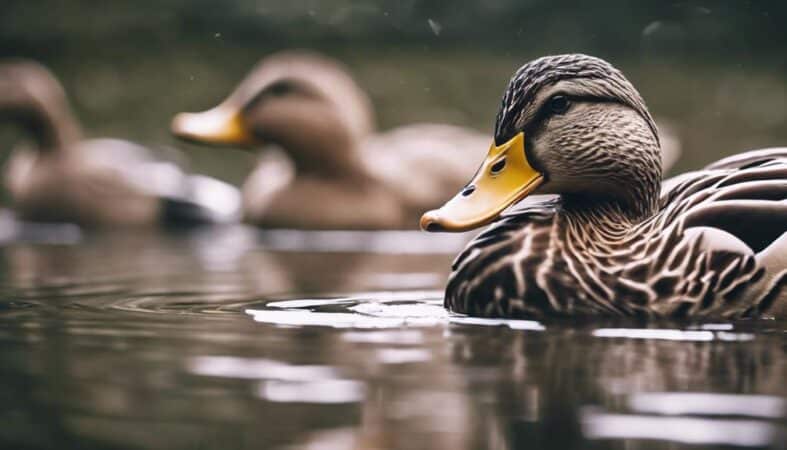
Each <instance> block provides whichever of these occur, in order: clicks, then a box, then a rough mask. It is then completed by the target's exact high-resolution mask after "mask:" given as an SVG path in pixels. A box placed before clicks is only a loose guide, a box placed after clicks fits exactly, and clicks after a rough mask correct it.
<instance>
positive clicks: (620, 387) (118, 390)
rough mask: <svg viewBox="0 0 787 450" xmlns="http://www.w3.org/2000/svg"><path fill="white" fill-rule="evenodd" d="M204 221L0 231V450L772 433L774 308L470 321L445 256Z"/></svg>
mask: <svg viewBox="0 0 787 450" xmlns="http://www.w3.org/2000/svg"><path fill="white" fill-rule="evenodd" d="M216 232H218V233H219V234H218V235H214V236H221V237H220V238H216V239H212V240H211V239H203V238H199V237H197V236H200V235H199V234H194V235H191V236H185V237H177V236H168V235H154V236H145V235H144V234H135V235H132V236H110V235H106V236H91V237H89V238H87V239H84V240H83V242H82V243H80V245H66V244H59V245H51V244H37V243H32V242H25V243H18V244H14V245H10V246H6V247H4V248H3V249H2V250H1V251H0V256H1V257H0V262H1V263H2V266H3V268H4V270H3V272H2V276H1V278H0V290H1V292H2V295H1V296H0V348H1V349H2V350H0V381H2V383H0V399H2V402H1V403H0V420H2V421H3V424H4V426H3V427H0V444H2V445H0V446H2V447H11V448H168V449H178V448H183V449H186V448H195V447H202V448H228V449H230V448H272V449H285V448H348V447H350V448H381V449H389V448H390V449H394V448H396V449H399V448H405V449H407V448H434V449H461V448H468V449H470V448H499V449H503V448H511V449H513V448H554V449H561V450H562V449H586V448H590V449H593V448H627V449H640V448H645V449H660V448H669V449H676V448H692V449H696V448H709V449H710V448H717V447H719V446H721V445H724V446H728V447H733V448H734V447H740V448H751V447H759V448H784V442H785V425H786V424H787V406H786V405H787V386H785V383H784V380H785V379H786V378H787V363H785V361H787V358H785V356H787V355H785V351H786V349H787V346H785V343H786V342H787V341H786V340H785V339H787V333H785V330H786V329H787V325H785V324H784V323H781V322H777V321H744V322H739V323H707V324H702V323H698V324H676V323H668V324H656V323H651V324H648V325H645V324H643V323H630V322H618V321H612V322H605V323H597V322H591V323H587V322H562V321H561V322H535V321H527V320H480V319H475V318H468V317H462V316H456V315H452V314H448V313H447V312H446V311H445V310H443V309H442V307H441V306H440V303H441V291H440V288H441V285H442V283H443V282H444V279H445V276H446V273H445V272H444V271H441V270H444V269H445V268H447V267H448V264H449V262H450V259H451V257H452V255H449V254H433V255H413V254H404V253H401V252H400V253H399V254H394V255H391V254H385V253H365V252H347V253H344V252H325V251H321V252H316V253H314V252H307V251H300V250H299V251H270V250H266V249H265V248H264V244H261V243H260V241H258V239H257V237H255V235H254V234H252V235H240V236H237V235H233V234H232V233H233V232H232V231H228V230H223V231H221V230H217V231H216ZM211 233H212V232H211ZM221 233H225V234H221ZM210 235H211V234H204V235H202V236H210ZM244 236H245V237H244ZM232 243H241V244H242V245H240V248H241V250H238V249H228V250H227V249H225V247H227V246H231V245H234V244H232ZM211 254H213V255H216V254H220V255H221V256H220V257H219V260H220V261H222V263H221V264H214V263H213V262H211V261H209V260H210V258H211V256H206V255H211ZM227 255H230V256H227ZM379 274H387V275H386V276H387V277H388V278H386V277H383V278H379V277H378V276H377V275H379ZM413 274H416V278H417V276H420V275H417V274H430V278H423V279H422V281H423V285H422V286H417V287H416V288H414V290H410V289H408V290H402V289H401V288H400V289H398V290H397V289H394V288H395V287H396V283H397V279H398V277H400V276H401V277H404V278H403V279H407V277H408V276H412V275H413ZM381 280H382V281H381ZM325 292H329V293H330V292H333V293H337V292H338V293H339V294H325ZM341 292H351V293H352V294H350V295H345V294H340V293H341ZM295 293H300V294H297V295H296V294H295Z"/></svg>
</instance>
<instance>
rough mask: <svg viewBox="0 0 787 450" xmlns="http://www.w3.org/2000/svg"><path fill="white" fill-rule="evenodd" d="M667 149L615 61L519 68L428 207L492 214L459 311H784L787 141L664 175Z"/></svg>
mask: <svg viewBox="0 0 787 450" xmlns="http://www.w3.org/2000/svg"><path fill="white" fill-rule="evenodd" d="M660 147H661V145H660V138H659V133H658V130H657V127H656V125H655V122H654V120H653V118H652V116H651V114H650V112H649V111H648V108H647V107H646V105H645V102H644V100H643V98H642V96H641V95H640V94H639V92H638V91H637V90H636V89H635V87H634V86H633V85H632V83H631V82H630V81H629V80H628V79H627V78H626V77H625V76H624V75H623V73H622V72H621V71H620V70H618V69H617V68H615V67H613V66H612V65H611V64H610V63H609V62H607V61H605V60H602V59H600V58H596V57H593V56H588V55H583V54H564V55H554V56H545V57H541V58H538V59H535V60H533V61H530V62H528V63H526V64H524V65H523V66H522V67H520V68H519V69H518V70H517V71H516V72H515V73H514V75H513V77H512V78H511V80H510V82H509V83H508V86H507V88H506V90H505V93H504V95H503V99H502V103H501V106H500V108H499V111H498V113H497V117H496V120H495V127H494V137H493V142H492V144H491V146H490V147H489V151H488V152H487V154H486V156H485V158H484V161H483V163H482V164H481V166H480V168H479V169H478V171H477V172H476V174H475V175H474V176H473V177H472V179H471V181H470V182H469V183H467V184H466V185H465V186H464V188H462V189H461V190H460V191H459V193H458V194H456V195H455V196H454V197H453V198H451V199H450V200H448V201H447V202H446V203H445V204H444V205H442V206H441V207H439V208H437V209H433V210H430V211H427V212H426V213H424V215H423V216H422V217H421V220H420V225H421V228H422V229H424V230H426V231H431V232H438V231H448V232H456V231H467V230H472V229H475V228H478V227H481V226H483V225H489V226H488V227H487V228H486V229H484V230H483V231H481V233H480V234H478V235H477V236H476V237H475V238H474V239H473V240H471V241H470V242H469V243H468V244H467V246H466V248H465V249H464V250H462V251H461V252H460V253H459V255H458V256H457V257H456V258H455V260H454V262H453V264H452V267H451V269H452V271H451V275H450V277H449V279H448V282H447V285H446V289H445V306H446V308H448V309H449V310H451V311H453V312H455V313H459V314H467V315H472V316H480V317H502V318H536V319H539V318H549V317H564V318H576V317H586V316H589V317H593V316H620V317H634V318H654V319H666V320H671V319H691V320H702V319H727V320H734V319H739V318H756V317H768V316H775V317H787V147H774V148H768V149H761V150H751V151H747V152H743V153H740V154H737V155H733V156H730V157H727V158H724V159H721V160H719V161H716V162H714V163H712V164H710V165H708V166H707V167H704V168H703V169H701V170H696V171H692V172H688V173H684V174H681V175H677V176H675V177H673V178H669V179H666V180H663V179H662V167H661V155H660V152H661V148H660ZM531 194H532V196H531ZM544 194H548V195H550V196H551V197H549V198H547V199H537V198H535V196H537V195H544Z"/></svg>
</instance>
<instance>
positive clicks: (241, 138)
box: [171, 104, 258, 146]
mask: <svg viewBox="0 0 787 450" xmlns="http://www.w3.org/2000/svg"><path fill="white" fill-rule="evenodd" d="M171 128H172V133H173V134H174V135H175V136H177V137H179V138H181V139H186V140H189V141H194V142H199V143H203V144H214V145H230V146H251V145H254V144H256V143H258V139H255V137H254V135H253V134H252V133H251V131H250V130H249V127H248V126H247V125H246V123H245V121H244V119H243V116H242V114H241V113H240V111H238V110H237V109H236V108H233V107H231V106H229V105H225V104H221V105H219V106H217V107H215V108H213V109H209V110H207V111H204V112H200V113H179V114H177V115H176V116H175V118H174V119H172V127H171Z"/></svg>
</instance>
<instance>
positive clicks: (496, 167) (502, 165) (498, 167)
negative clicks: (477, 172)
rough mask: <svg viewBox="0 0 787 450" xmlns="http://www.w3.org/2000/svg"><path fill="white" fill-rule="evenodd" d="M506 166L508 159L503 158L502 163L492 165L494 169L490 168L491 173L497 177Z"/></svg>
mask: <svg viewBox="0 0 787 450" xmlns="http://www.w3.org/2000/svg"><path fill="white" fill-rule="evenodd" d="M505 166H506V159H505V158H503V159H501V160H500V161H498V162H496V163H494V164H492V167H490V168H489V173H491V174H492V175H497V174H498V173H500V172H501V171H502V170H503V169H504V168H505Z"/></svg>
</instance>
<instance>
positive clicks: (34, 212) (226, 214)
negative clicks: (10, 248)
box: [0, 60, 240, 227]
mask: <svg viewBox="0 0 787 450" xmlns="http://www.w3.org/2000/svg"><path fill="white" fill-rule="evenodd" d="M0 122H10V123H14V124H18V125H21V127H22V128H23V129H24V131H26V132H27V135H28V136H29V138H30V139H32V143H33V145H32V146H30V145H20V146H18V147H17V148H15V149H14V151H13V153H12V155H11V156H10V158H9V160H8V163H7V167H6V170H5V175H4V180H3V184H4V185H5V187H6V188H7V189H8V192H9V194H10V198H11V202H12V206H13V208H14V210H15V211H16V213H17V214H18V215H19V216H21V217H22V218H23V219H26V220H35V221H47V222H74V223H77V224H80V225H83V226H88V227H109V226H139V225H155V224H160V223H180V224H189V223H208V222H230V221H235V220H236V219H237V218H238V216H239V208H240V198H239V194H238V192H237V190H236V189H235V188H234V187H232V186H230V185H228V184H226V183H223V182H221V181H218V180H216V179H213V178H209V177H206V176H200V175H187V174H185V173H184V172H183V171H182V170H181V169H180V168H179V167H178V166H177V165H176V164H174V163H171V162H165V161H158V160H156V159H154V158H153V156H152V155H151V152H150V151H149V150H148V149H146V148H144V147H142V146H140V145H137V144H133V143H131V142H127V141H122V140H118V139H83V133H82V130H81V127H80V125H79V123H78V122H77V120H76V119H75V118H74V116H73V114H72V113H71V109H70V107H69V105H68V100H67V99H66V95H65V92H64V91H63V88H62V86H61V85H60V83H58V81H57V80H56V79H55V77H54V76H53V75H52V74H51V73H50V72H49V71H48V70H47V69H46V68H44V67H43V66H41V65H39V64H37V63H34V62H31V61H21V60H15V61H5V62H2V63H0Z"/></svg>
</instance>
